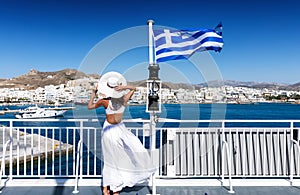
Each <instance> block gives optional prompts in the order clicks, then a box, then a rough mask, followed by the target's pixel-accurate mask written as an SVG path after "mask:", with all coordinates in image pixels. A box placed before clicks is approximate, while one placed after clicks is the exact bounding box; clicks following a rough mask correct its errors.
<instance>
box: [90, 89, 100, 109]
mask: <svg viewBox="0 0 300 195" xmlns="http://www.w3.org/2000/svg"><path fill="white" fill-rule="evenodd" d="M97 92H98V89H97V87H96V88H95V89H93V92H92V94H91V97H90V100H89V102H88V109H89V110H91V109H96V108H98V107H100V106H102V105H103V101H101V100H99V101H97V102H96V103H94V99H95V97H96V94H97Z"/></svg>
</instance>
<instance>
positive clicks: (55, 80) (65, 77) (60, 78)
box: [0, 69, 300, 91]
mask: <svg viewBox="0 0 300 195" xmlns="http://www.w3.org/2000/svg"><path fill="white" fill-rule="evenodd" d="M81 78H93V79H99V78H100V75H98V74H86V73H84V72H81V71H79V70H76V69H64V70H60V71H54V72H40V71H38V70H35V69H32V70H30V71H29V72H28V73H26V74H24V75H20V76H17V77H14V78H11V79H0V88H21V89H25V90H29V89H36V88H38V87H45V86H47V85H60V84H66V83H67V82H68V81H70V80H76V79H81ZM129 83H130V84H132V85H135V86H139V87H146V80H141V81H134V82H129ZM224 85H226V86H232V87H249V88H256V89H263V88H267V89H277V90H294V91H298V90H300V82H298V83H295V84H281V83H267V82H242V81H233V80H225V81H209V82H205V83H200V84H188V83H173V82H162V87H163V88H167V89H180V88H182V89H190V90H193V89H199V88H201V87H207V86H209V87H214V86H224Z"/></svg>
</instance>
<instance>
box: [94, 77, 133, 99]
mask: <svg viewBox="0 0 300 195" xmlns="http://www.w3.org/2000/svg"><path fill="white" fill-rule="evenodd" d="M118 85H123V86H125V85H127V82H126V79H125V78H124V77H123V75H121V74H120V73H118V72H107V73H105V74H104V75H102V76H101V78H100V80H99V82H98V93H100V94H104V95H105V96H106V97H112V98H120V97H122V96H123V95H125V93H126V91H124V90H121V91H117V90H115V87H117V86H118Z"/></svg>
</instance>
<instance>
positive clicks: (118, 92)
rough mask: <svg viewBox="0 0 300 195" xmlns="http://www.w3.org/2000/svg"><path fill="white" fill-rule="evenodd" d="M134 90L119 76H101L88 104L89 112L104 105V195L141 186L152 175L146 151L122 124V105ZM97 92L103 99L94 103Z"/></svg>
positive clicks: (152, 170) (151, 166)
mask: <svg viewBox="0 0 300 195" xmlns="http://www.w3.org/2000/svg"><path fill="white" fill-rule="evenodd" d="M135 90H136V88H135V87H133V86H129V85H127V83H126V80H125V78H124V77H123V76H122V75H121V74H119V73H117V72H108V73H106V74H104V75H103V76H102V77H101V79H100V81H99V83H98V87H96V89H94V90H93V93H92V94H91V98H90V101H89V103H88V109H96V108H98V107H100V106H103V107H104V108H105V112H106V121H105V122H104V125H103V132H102V151H103V152H102V153H103V160H104V167H103V174H102V175H103V193H104V195H109V194H110V191H109V190H112V192H113V194H114V195H118V194H120V191H121V190H122V188H124V187H125V186H129V187H132V186H134V185H135V184H138V183H143V182H145V181H147V180H148V179H149V177H150V176H151V175H152V174H153V173H154V172H155V168H154V166H153V165H152V161H151V159H150V156H149V154H148V152H147V150H146V149H145V148H144V147H143V145H142V143H141V142H140V140H139V139H138V138H137V137H136V136H135V135H133V134H132V133H131V132H130V131H128V130H127V129H126V127H125V125H124V123H123V122H122V118H123V112H124V110H125V106H126V104H127V102H128V100H129V99H130V98H131V97H132V95H133V93H134V91H135ZM98 92H99V93H100V94H101V95H104V96H105V98H102V99H100V100H98V101H97V102H94V99H95V96H96V94H97V93H98ZM108 186H109V188H108Z"/></svg>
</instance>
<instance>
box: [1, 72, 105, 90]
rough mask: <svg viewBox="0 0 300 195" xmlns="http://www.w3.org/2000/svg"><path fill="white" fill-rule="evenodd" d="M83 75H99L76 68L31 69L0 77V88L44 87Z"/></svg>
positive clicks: (97, 76) (27, 88)
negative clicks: (56, 69) (45, 70)
mask: <svg viewBox="0 0 300 195" xmlns="http://www.w3.org/2000/svg"><path fill="white" fill-rule="evenodd" d="M85 77H93V78H95V79H98V78H100V76H99V75H96V74H93V75H88V74H85V73H83V72H81V71H78V70H76V69H64V70H60V71H54V72H40V71H38V70H35V69H31V70H30V71H29V72H28V73H26V74H24V75H20V76H17V77H14V78H11V79H0V88H24V89H26V90H29V89H36V88H38V87H45V86H47V85H60V84H66V83H67V82H68V81H70V80H76V79H80V78H85Z"/></svg>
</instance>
